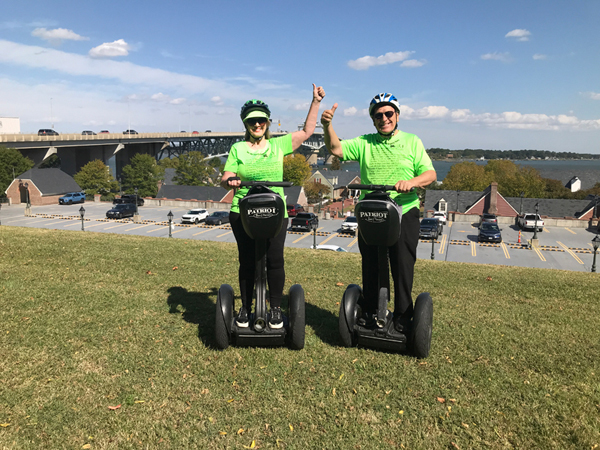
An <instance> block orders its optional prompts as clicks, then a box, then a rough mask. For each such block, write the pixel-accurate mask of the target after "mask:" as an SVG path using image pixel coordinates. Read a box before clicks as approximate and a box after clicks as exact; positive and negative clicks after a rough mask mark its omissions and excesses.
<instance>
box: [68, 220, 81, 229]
mask: <svg viewBox="0 0 600 450" xmlns="http://www.w3.org/2000/svg"><path fill="white" fill-rule="evenodd" d="M75 225H81V220H78V221H74V222H73V223H68V224H67V225H65V228H66V227H73V226H75Z"/></svg>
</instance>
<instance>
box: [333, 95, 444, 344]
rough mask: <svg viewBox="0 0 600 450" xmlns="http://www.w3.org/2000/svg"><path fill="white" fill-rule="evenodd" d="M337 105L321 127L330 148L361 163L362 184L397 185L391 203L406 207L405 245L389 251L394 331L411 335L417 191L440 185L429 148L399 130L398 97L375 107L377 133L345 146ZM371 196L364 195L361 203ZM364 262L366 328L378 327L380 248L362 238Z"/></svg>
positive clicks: (376, 102) (378, 97)
mask: <svg viewBox="0 0 600 450" xmlns="http://www.w3.org/2000/svg"><path fill="white" fill-rule="evenodd" d="M336 109H337V103H336V104H334V105H333V107H332V108H331V109H329V110H326V111H323V114H322V116H321V124H322V125H323V132H324V138H325V145H326V146H327V150H329V152H330V153H332V154H333V155H335V156H337V157H338V158H340V159H341V160H343V161H358V162H359V164H360V178H361V183H362V184H383V185H392V186H394V187H395V189H396V192H394V193H392V194H391V195H390V197H391V198H392V199H393V200H394V201H395V202H396V203H398V204H399V205H401V206H402V227H401V232H400V239H398V242H397V243H396V244H395V245H393V246H391V247H389V258H390V268H391V271H392V278H393V279H394V327H395V328H396V330H398V331H399V332H404V333H406V332H407V327H408V326H409V325H410V321H411V318H412V313H413V302H412V297H411V292H412V285H413V276H414V267H415V262H416V259H417V244H418V242H419V215H420V214H419V207H420V204H419V198H418V197H417V194H416V192H414V191H413V192H411V190H412V189H413V188H417V187H425V186H428V185H429V184H431V183H433V182H434V181H435V180H436V179H437V175H436V173H435V169H434V168H433V164H432V163H431V159H429V156H428V155H427V153H426V152H425V148H424V147H423V143H422V142H421V140H420V139H419V138H418V137H417V136H415V135H414V134H409V133H405V132H403V131H400V130H398V118H399V117H400V104H399V103H398V100H397V99H396V97H394V95H392V94H389V93H382V94H378V95H376V96H375V97H374V98H373V100H371V104H370V105H369V115H370V116H371V119H372V120H373V125H374V126H375V129H376V130H377V133H373V134H366V135H363V136H359V137H357V138H355V139H349V140H344V141H340V140H339V138H338V136H337V134H336V133H335V131H334V130H333V127H332V126H331V122H332V120H333V115H334V114H335V110H336ZM365 194H366V192H365V191H362V193H361V198H363V197H364V195H365ZM358 245H359V249H360V253H361V256H362V276H363V300H362V304H361V305H360V306H361V309H362V311H363V316H362V317H361V318H360V323H361V324H362V325H365V326H368V325H371V324H373V325H374V323H375V321H374V317H373V315H374V314H375V312H376V310H377V280H378V264H377V247H375V246H369V245H367V244H366V243H365V241H364V240H363V239H362V236H361V235H360V232H359V239H358Z"/></svg>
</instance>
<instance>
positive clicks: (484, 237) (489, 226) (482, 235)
mask: <svg viewBox="0 0 600 450" xmlns="http://www.w3.org/2000/svg"><path fill="white" fill-rule="evenodd" d="M500 231H501V230H500V228H498V225H497V224H495V223H490V222H484V223H482V224H481V226H480V227H479V234H478V235H477V241H478V242H502V233H501V232H500Z"/></svg>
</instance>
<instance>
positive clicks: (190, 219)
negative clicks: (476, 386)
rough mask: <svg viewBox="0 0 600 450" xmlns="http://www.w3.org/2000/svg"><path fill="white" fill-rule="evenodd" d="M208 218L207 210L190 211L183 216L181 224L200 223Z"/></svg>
mask: <svg viewBox="0 0 600 450" xmlns="http://www.w3.org/2000/svg"><path fill="white" fill-rule="evenodd" d="M207 217H208V211H207V210H205V209H190V210H189V211H188V212H187V213H185V214H184V215H183V216H181V223H200V222H202V221H203V220H205V219H206V218H207Z"/></svg>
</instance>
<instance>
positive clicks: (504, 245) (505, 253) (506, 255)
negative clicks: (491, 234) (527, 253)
mask: <svg viewBox="0 0 600 450" xmlns="http://www.w3.org/2000/svg"><path fill="white" fill-rule="evenodd" d="M500 247H502V250H504V256H505V257H506V259H510V254H509V253H508V247H507V246H506V244H505V243H504V242H501V243H500Z"/></svg>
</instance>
